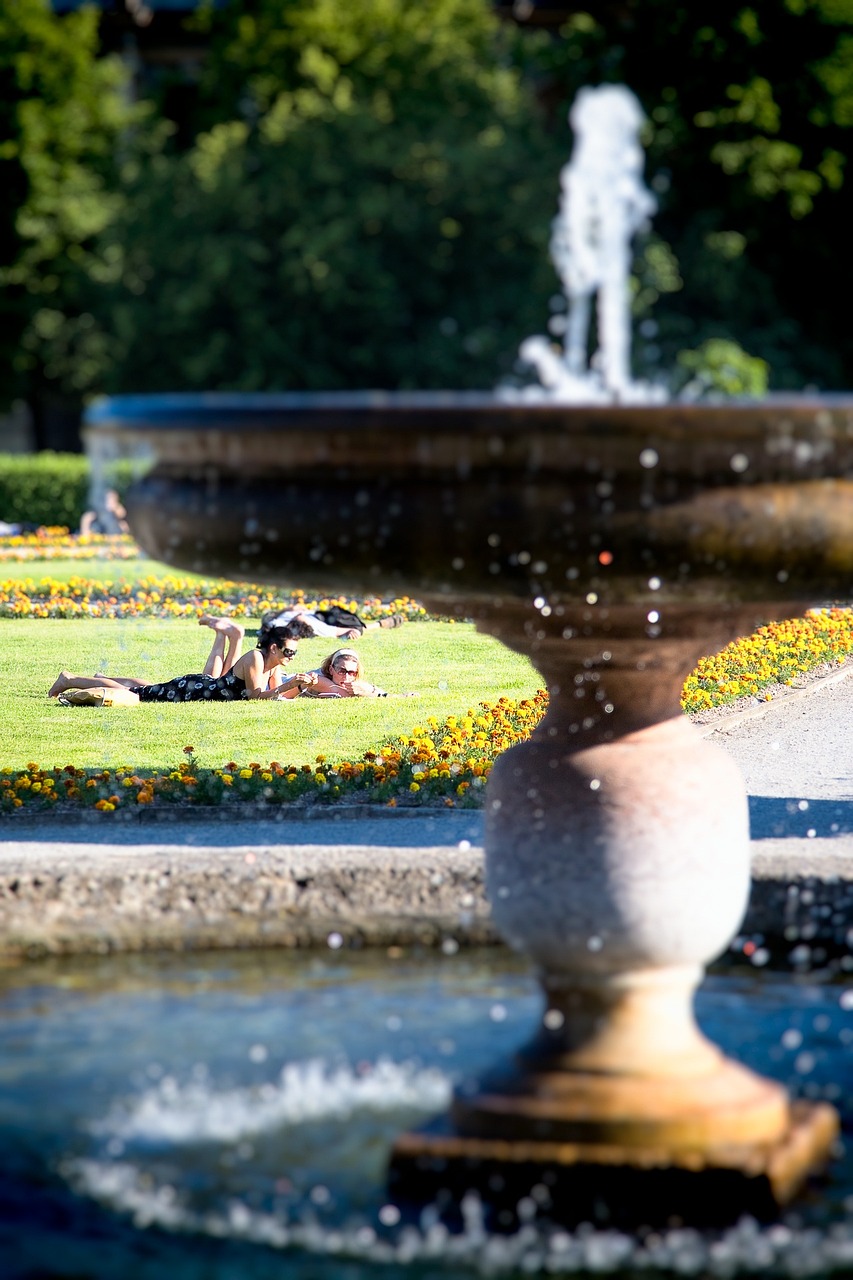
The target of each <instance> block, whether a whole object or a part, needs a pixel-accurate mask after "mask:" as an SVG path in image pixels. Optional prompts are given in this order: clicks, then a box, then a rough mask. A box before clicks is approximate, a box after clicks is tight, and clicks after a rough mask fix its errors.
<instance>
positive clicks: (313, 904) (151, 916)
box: [0, 827, 853, 965]
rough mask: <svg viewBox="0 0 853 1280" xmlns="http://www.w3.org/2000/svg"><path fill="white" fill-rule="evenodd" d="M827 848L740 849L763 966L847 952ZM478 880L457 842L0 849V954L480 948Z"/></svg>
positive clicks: (850, 907)
mask: <svg viewBox="0 0 853 1280" xmlns="http://www.w3.org/2000/svg"><path fill="white" fill-rule="evenodd" d="M232 834H233V836H234V838H236V839H238V840H239V839H240V837H241V834H242V835H245V834H246V833H245V832H241V830H240V829H239V827H238V828H237V829H236V830H234V831H233V832H232ZM766 844H770V845H773V846H776V845H785V846H799V845H802V846H806V847H805V848H803V849H799V848H793V849H791V850H790V851H789V852H785V851H779V850H778V849H777V848H775V847H774V848H772V849H769V850H765V849H762V847H761V846H762V845H766ZM835 844H836V842H834V841H829V840H826V841H814V840H811V841H806V840H802V841H796V840H788V841H772V842H768V841H763V842H760V843H756V844H754V846H753V848H754V850H755V854H754V863H753V888H752V896H751V901H750V906H749V910H748V913H747V917H746V919H745V921H744V924H743V926H742V930H741V932H742V934H743V935H744V936H745V937H751V938H754V939H756V938H757V939H758V942H759V945H761V946H763V947H765V948H767V949H768V950H769V951H770V953H771V955H772V957H773V959H774V962H776V961H777V960H778V961H780V962H785V963H789V962H790V963H797V957H798V956H799V958H800V959H801V960H803V961H804V962H805V960H808V961H809V963H810V964H812V965H814V964H816V963H820V962H821V960H822V959H823V958H825V957H828V956H831V955H838V954H841V953H844V952H846V951H849V950H850V949H851V946H853V858H851V857H850V856H849V855H848V856H845V855H844V854H843V853H841V852H837V851H836V850H835V848H834V846H835ZM816 846H833V847H832V848H828V849H827V848H822V847H821V848H818V847H816ZM483 879H484V877H483V857H482V849H481V848H479V847H477V846H472V845H469V844H468V842H467V841H462V842H461V844H457V845H454V846H448V845H438V844H433V845H426V846H421V847H411V846H403V845H396V844H392V845H382V846H378V845H376V844H373V843H371V844H367V843H365V844H361V845H358V844H333V843H327V844H294V845H269V844H263V843H251V842H249V841H248V840H244V841H243V842H241V843H239V844H236V845H234V846H226V847H210V846H192V845H174V844H171V845H170V844H165V843H158V842H153V841H152V842H151V843H149V844H145V845H140V844H135V843H134V844H128V845H115V844H85V843H84V844H81V843H54V842H51V843H49V844H44V845H38V846H34V845H32V844H30V843H21V842H18V843H7V844H5V845H3V844H0V955H2V956H6V957H9V958H11V957H15V956H33V955H39V954H70V953H75V952H81V953H82V952H93V953H104V952H110V951H148V950H158V949H169V950H194V949H217V948H242V947H253V946H275V947H308V946H328V945H362V946H391V945H415V944H419V945H424V946H435V945H441V944H445V945H448V946H454V947H455V946H470V945H483V944H492V945H493V944H497V943H499V942H500V938H499V936H498V934H497V932H496V930H495V928H494V926H493V925H492V923H491V920H490V915H489V906H488V903H487V901H486V898H485V892H484V884H483ZM330 937H331V943H330V941H329V939H330ZM797 949H799V950H797ZM792 957H793V959H792Z"/></svg>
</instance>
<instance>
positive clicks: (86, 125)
mask: <svg viewBox="0 0 853 1280" xmlns="http://www.w3.org/2000/svg"><path fill="white" fill-rule="evenodd" d="M125 89H126V81H125V76H124V72H123V69H122V67H121V64H120V62H119V61H118V60H117V59H114V58H101V57H99V56H98V37H97V13H96V11H95V10H94V9H85V10H80V11H79V12H77V13H73V14H69V15H67V16H64V17H59V16H57V15H56V14H54V13H53V12H52V10H51V8H50V5H49V3H48V0H15V3H14V4H12V5H4V6H2V8H0V137H2V138H3V142H2V144H0V187H1V188H2V191H3V209H2V213H0V334H2V338H0V403H3V404H8V403H9V401H11V400H12V399H13V398H15V397H16V396H24V397H26V398H27V399H29V400H30V402H31V404H32V405H33V408H34V410H35V420H36V425H37V427H38V424H39V414H38V408H39V406H40V405H41V404H43V402H44V401H45V399H47V398H49V397H50V396H51V395H62V394H64V395H68V394H69V393H70V394H72V395H73V394H74V393H75V392H77V391H78V390H80V389H81V388H83V387H85V386H86V385H88V383H89V380H90V372H91V371H90V370H87V369H86V368H85V367H81V366H80V365H78V364H77V363H76V361H72V360H68V361H66V360H64V359H63V356H62V352H63V350H69V351H70V349H71V348H72V347H73V346H74V335H75V333H76V332H78V331H79V332H85V331H86V330H87V329H94V328H95V320H94V317H93V316H92V315H91V314H90V313H88V312H87V311H86V310H85V309H84V307H82V306H81V300H80V288H81V286H82V285H83V283H84V282H85V278H86V270H87V267H88V265H89V264H90V260H91V254H92V250H93V247H94V242H95V238H96V237H97V236H98V234H99V233H100V232H102V231H103V229H104V228H105V226H106V225H107V224H108V222H109V220H110V218H111V217H112V216H113V214H114V213H115V211H116V207H117V196H116V194H115V190H114V185H115V184H114V174H115V159H116V153H117V148H118V146H119V143H120V140H121V138H122V136H123V133H124V131H125V130H126V129H127V128H128V127H129V125H130V123H131V121H132V120H133V119H134V118H135V116H136V115H137V114H138V113H137V112H135V111H134V109H133V108H132V106H131V105H130V103H129V101H128V99H127V96H126V92H125Z"/></svg>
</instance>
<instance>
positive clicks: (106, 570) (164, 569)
mask: <svg viewBox="0 0 853 1280" xmlns="http://www.w3.org/2000/svg"><path fill="white" fill-rule="evenodd" d="M166 574H173V575H174V576H175V577H179V578H189V579H191V580H192V579H199V580H200V576H199V574H197V573H185V572H184V571H183V569H172V568H170V566H169V565H165V564H161V563H160V561H159V560H146V559H143V558H140V559H138V560H3V561H2V562H0V581H3V580H7V581H9V582H24V581H26V580H27V579H28V578H29V579H34V580H35V581H36V582H41V580H42V579H43V578H50V579H52V580H53V581H54V582H68V581H69V580H70V579H71V578H94V579H96V580H97V581H98V582H137V581H138V580H139V579H140V578H162V577H164V576H165V575H166Z"/></svg>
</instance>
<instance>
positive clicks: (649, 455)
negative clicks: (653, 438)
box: [640, 449, 659, 471]
mask: <svg viewBox="0 0 853 1280" xmlns="http://www.w3.org/2000/svg"><path fill="white" fill-rule="evenodd" d="M658 460H659V459H658V454H657V450H655V449H643V451H642V452H641V454H640V466H641V467H645V468H646V470H647V471H649V470H651V468H652V467H656V466H657V464H658Z"/></svg>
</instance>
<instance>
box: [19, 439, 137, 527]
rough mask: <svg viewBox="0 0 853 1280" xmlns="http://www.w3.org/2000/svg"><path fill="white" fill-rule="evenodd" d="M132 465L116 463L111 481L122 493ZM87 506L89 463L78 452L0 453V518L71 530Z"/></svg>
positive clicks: (76, 525) (77, 525)
mask: <svg viewBox="0 0 853 1280" xmlns="http://www.w3.org/2000/svg"><path fill="white" fill-rule="evenodd" d="M130 478H131V464H130V463H129V462H117V463H114V464H113V466H112V467H111V468H110V481H111V483H113V484H114V486H115V488H116V489H118V491H119V493H122V492H123V491H124V490H125V489H126V488H127V486H128V484H129V483H130ZM88 505H89V462H88V459H87V458H85V457H84V456H83V455H82V454H79V453H52V452H50V451H46V452H44V453H31V454H9V453H0V520H5V521H6V522H7V523H8V524H34V525H42V524H46V525H66V526H67V527H68V528H69V529H70V530H71V531H72V533H73V532H75V531H76V530H77V529H79V527H80V517H81V516H82V514H83V512H84V511H85V510H86V508H87V507H88Z"/></svg>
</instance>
